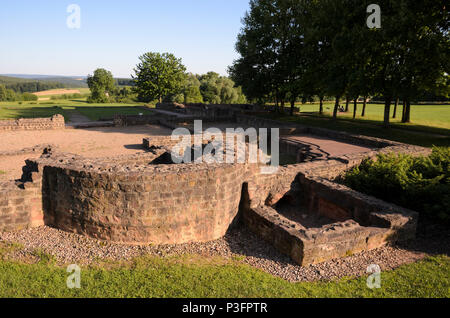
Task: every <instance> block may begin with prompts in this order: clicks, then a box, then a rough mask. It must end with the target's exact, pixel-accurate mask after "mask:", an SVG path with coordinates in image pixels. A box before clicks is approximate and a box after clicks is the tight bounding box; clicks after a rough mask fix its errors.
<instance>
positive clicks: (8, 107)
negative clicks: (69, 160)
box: [0, 98, 151, 121]
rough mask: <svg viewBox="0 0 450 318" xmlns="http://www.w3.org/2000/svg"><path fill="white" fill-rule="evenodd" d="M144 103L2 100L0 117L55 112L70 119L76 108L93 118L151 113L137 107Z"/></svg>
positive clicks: (83, 99) (14, 117)
mask: <svg viewBox="0 0 450 318" xmlns="http://www.w3.org/2000/svg"><path fill="white" fill-rule="evenodd" d="M143 105H144V104H143V103H106V104H99V103H93V104H89V103H87V102H86V98H80V99H71V100H64V99H62V100H48V101H37V102H0V119H17V118H37V117H51V116H53V115H55V114H61V115H63V116H64V118H65V119H66V121H68V120H70V113H71V112H72V111H74V110H75V111H78V112H80V113H81V114H82V115H84V116H86V117H88V118H89V119H91V120H99V119H100V118H113V117H114V115H115V114H124V115H137V114H139V113H143V114H150V113H151V112H150V111H148V110H145V109H140V108H137V107H136V106H143Z"/></svg>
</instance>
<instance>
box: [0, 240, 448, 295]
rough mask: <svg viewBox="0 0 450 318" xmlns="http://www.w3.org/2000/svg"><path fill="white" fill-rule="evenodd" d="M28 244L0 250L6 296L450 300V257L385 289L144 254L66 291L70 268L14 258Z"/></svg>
mask: <svg viewBox="0 0 450 318" xmlns="http://www.w3.org/2000/svg"><path fill="white" fill-rule="evenodd" d="M20 248H21V246H19V245H17V244H14V245H11V244H6V243H3V244H1V245H0V286H2V288H0V297H119V298H122V297H239V298H241V297H250V298H254V297H288V298H300V297H445V298H448V297H450V276H449V275H448V273H449V268H450V267H449V266H450V258H449V257H448V256H436V257H429V258H427V259H424V260H422V261H419V262H417V263H412V264H408V265H404V266H401V267H399V268H397V269H395V270H393V271H386V272H382V273H381V288H379V289H370V288H368V287H367V285H366V281H367V278H366V277H361V278H345V279H340V280H337V281H327V282H325V281H324V282H313V283H309V282H301V283H290V282H287V281H285V280H283V279H281V278H278V277H274V276H272V275H270V274H268V273H265V272H263V271H261V270H259V269H256V268H254V267H251V266H249V265H246V264H244V263H243V262H242V259H241V258H240V257H234V258H232V259H225V258H222V257H206V256H198V255H197V256H196V255H187V254H185V255H180V256H166V257H153V256H142V257H138V258H135V259H133V260H131V261H127V262H113V261H98V262H97V263H96V264H95V265H91V266H89V267H82V268H81V288H80V289H69V288H67V285H66V280H67V277H68V275H69V274H68V273H67V271H66V267H64V266H59V265H56V262H55V261H54V259H53V257H52V256H50V255H47V254H45V253H42V252H39V251H36V253H35V255H36V256H38V257H39V259H40V260H39V261H38V263H35V264H25V263H23V262H20V261H11V260H8V257H5V256H6V255H8V253H9V252H12V251H14V250H17V249H20Z"/></svg>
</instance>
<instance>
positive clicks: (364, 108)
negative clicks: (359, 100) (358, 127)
mask: <svg viewBox="0 0 450 318" xmlns="http://www.w3.org/2000/svg"><path fill="white" fill-rule="evenodd" d="M366 105H367V96H364V102H363V109H362V112H361V117H364V116H366Z"/></svg>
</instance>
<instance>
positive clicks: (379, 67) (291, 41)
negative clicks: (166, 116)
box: [229, 0, 450, 126]
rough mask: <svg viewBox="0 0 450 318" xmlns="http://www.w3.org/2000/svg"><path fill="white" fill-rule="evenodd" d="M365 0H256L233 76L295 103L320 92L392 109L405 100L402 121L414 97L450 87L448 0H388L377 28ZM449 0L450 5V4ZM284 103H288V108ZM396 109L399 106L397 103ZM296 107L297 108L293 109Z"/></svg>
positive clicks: (257, 95)
mask: <svg viewBox="0 0 450 318" xmlns="http://www.w3.org/2000/svg"><path fill="white" fill-rule="evenodd" d="M372 2H373V1H361V0H320V1H319V0H251V1H250V10H249V11H248V12H247V14H246V16H245V17H244V18H243V20H242V22H243V27H242V29H241V32H240V34H239V35H238V40H237V43H236V50H237V52H238V53H239V54H240V58H238V59H237V60H236V61H234V63H233V65H232V66H231V67H230V68H229V73H230V77H231V79H233V80H234V81H235V83H236V85H239V86H241V87H242V89H243V92H244V94H245V95H246V96H247V98H249V99H250V100H253V101H257V102H259V103H265V102H267V101H271V102H275V104H276V105H279V106H283V107H284V105H285V103H286V102H287V103H290V104H291V109H292V108H293V107H294V105H295V102H296V101H297V100H298V99H299V98H302V99H308V98H311V97H312V96H318V99H319V101H320V103H319V113H321V114H322V113H323V101H324V99H326V98H327V97H330V96H332V97H333V99H334V100H335V105H334V109H333V119H336V117H337V113H338V110H339V108H340V101H341V100H345V102H346V107H345V110H346V111H347V110H348V107H349V106H348V105H349V102H350V101H353V102H354V110H353V117H354V118H355V117H356V112H357V100H358V98H361V97H362V98H363V100H364V106H363V109H362V116H364V112H365V104H366V100H367V98H368V97H376V98H378V99H381V100H383V101H384V125H385V126H388V125H389V117H390V109H391V105H392V104H393V103H394V105H395V107H397V104H398V102H399V100H401V101H403V109H402V110H403V111H402V121H403V122H409V120H410V105H411V101H415V100H417V99H418V98H420V96H424V95H428V96H429V95H432V96H433V95H434V96H436V95H438V96H445V97H448V95H449V92H450V85H449V84H450V78H449V73H450V36H449V15H448V11H447V8H446V4H445V1H441V0H424V1H416V0H380V1H377V4H378V5H379V6H380V8H381V27H380V28H369V27H368V25H367V19H368V17H369V15H370V14H369V13H368V12H367V11H368V10H367V7H368V5H369V4H371V3H372ZM447 5H448V4H447ZM280 109H284V108H281V107H280ZM395 111H396V109H395ZM291 114H292V110H291Z"/></svg>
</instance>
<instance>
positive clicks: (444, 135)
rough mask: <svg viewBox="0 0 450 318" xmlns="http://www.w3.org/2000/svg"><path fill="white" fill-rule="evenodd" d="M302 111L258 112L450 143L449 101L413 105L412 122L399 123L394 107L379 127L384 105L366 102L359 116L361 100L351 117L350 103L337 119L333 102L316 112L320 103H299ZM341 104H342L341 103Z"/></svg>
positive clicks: (289, 119)
mask: <svg viewBox="0 0 450 318" xmlns="http://www.w3.org/2000/svg"><path fill="white" fill-rule="evenodd" d="M296 106H297V107H300V110H301V113H300V114H299V115H295V116H289V114H274V113H272V114H261V115H260V116H262V117H265V118H270V119H276V120H281V121H286V122H293V123H298V124H303V125H307V126H313V127H321V128H327V129H331V130H337V131H344V132H348V133H351V134H360V135H366V136H372V137H377V138H384V139H389V140H394V141H399V142H404V143H409V144H414V145H419V146H424V147H432V146H442V147H449V146H450V105H449V106H446V105H412V106H411V123H401V111H402V110H401V107H400V106H399V107H398V109H397V118H396V119H392V113H393V107H392V108H391V128H390V129H385V128H384V127H382V121H383V116H384V106H383V105H377V104H367V108H366V116H365V117H361V116H360V115H361V110H362V104H358V111H357V114H358V115H357V117H356V119H354V120H353V104H350V105H349V106H350V107H349V112H346V113H345V112H342V113H338V120H337V121H332V120H330V119H331V116H332V111H333V106H334V104H333V103H324V114H323V115H322V116H321V115H319V113H318V111H319V104H300V105H296ZM341 106H342V104H341Z"/></svg>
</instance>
